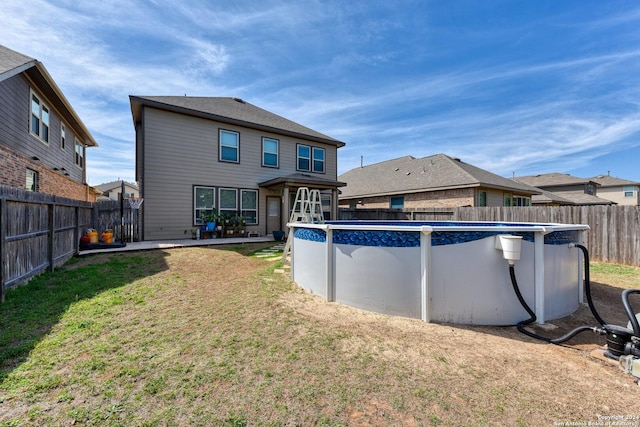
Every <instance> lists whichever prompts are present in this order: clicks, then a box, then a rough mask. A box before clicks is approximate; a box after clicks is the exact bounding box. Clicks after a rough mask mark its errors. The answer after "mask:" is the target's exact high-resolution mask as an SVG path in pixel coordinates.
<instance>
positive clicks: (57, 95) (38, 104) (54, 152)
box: [0, 45, 98, 201]
mask: <svg viewBox="0 0 640 427" xmlns="http://www.w3.org/2000/svg"><path fill="white" fill-rule="evenodd" d="M97 145H98V144H97V143H96V141H95V140H94V139H93V137H92V136H91V133H90V132H89V130H88V129H87V127H86V126H85V125H84V123H82V120H80V117H78V115H77V114H76V112H75V111H74V110H73V108H72V107H71V104H69V101H68V100H67V98H65V96H64V95H63V93H62V91H61V90H60V88H59V87H58V86H57V85H56V83H55V82H54V81H53V79H52V78H51V76H50V75H49V73H48V72H47V70H46V68H45V67H44V65H43V64H42V63H41V62H39V61H37V60H36V59H33V58H30V57H28V56H25V55H23V54H21V53H18V52H16V51H14V50H11V49H8V48H6V47H5V46H2V45H0V161H1V162H2V168H1V169H0V184H2V185H6V186H9V187H15V188H20V189H26V190H29V191H37V192H42V193H47V194H53V195H57V196H62V197H66V198H70V199H77V200H84V201H95V200H96V192H95V191H94V190H93V189H92V188H91V187H89V186H88V185H87V180H86V177H87V166H86V161H85V160H86V148H87V147H96V146H97Z"/></svg>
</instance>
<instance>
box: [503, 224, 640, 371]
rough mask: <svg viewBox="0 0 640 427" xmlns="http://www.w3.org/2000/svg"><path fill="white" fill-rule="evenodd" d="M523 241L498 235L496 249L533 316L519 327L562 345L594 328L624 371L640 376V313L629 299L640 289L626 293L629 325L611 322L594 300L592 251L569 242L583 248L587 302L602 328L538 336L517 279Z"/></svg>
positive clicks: (524, 303)
mask: <svg viewBox="0 0 640 427" xmlns="http://www.w3.org/2000/svg"><path fill="white" fill-rule="evenodd" d="M519 243H520V239H516V238H513V236H497V238H496V249H499V250H502V251H503V256H504V258H505V259H506V260H507V262H508V263H509V276H510V278H511V283H512V285H513V290H514V292H515V294H516V296H517V298H518V301H520V304H521V305H522V307H523V308H524V309H525V310H526V311H527V313H528V314H529V316H530V317H529V319H526V320H522V321H520V322H518V324H517V328H518V330H519V331H520V332H522V333H524V334H525V335H528V336H530V337H532V338H536V339H539V340H542V341H545V342H548V343H551V344H561V343H563V342H565V341H568V340H570V339H571V338H573V337H574V336H575V335H577V334H579V333H581V332H585V331H592V332H594V333H597V334H599V335H605V336H606V341H607V351H606V352H605V356H607V357H609V358H611V359H614V360H618V361H619V363H620V367H621V369H622V370H623V371H625V372H626V373H629V374H632V375H633V376H635V377H638V378H640V325H639V323H638V318H639V317H640V313H639V314H634V312H633V309H632V307H631V303H630V302H629V295H631V294H640V289H626V290H625V291H623V292H622V295H621V298H622V305H623V306H624V310H625V313H626V314H627V317H628V318H629V322H628V323H627V326H626V327H623V326H617V325H610V324H607V323H606V322H605V321H604V320H603V319H602V317H600V315H599V314H598V311H597V310H596V308H595V306H594V304H593V299H592V297H591V279H590V274H589V252H588V250H587V248H586V247H585V246H583V245H580V244H573V243H572V244H570V245H569V246H570V247H576V248H579V249H580V250H582V253H583V256H584V265H585V293H586V296H587V304H588V306H589V309H590V310H591V313H592V314H593V317H595V319H596V320H597V321H598V323H599V324H600V327H598V326H587V325H585V326H579V327H577V328H575V329H574V330H572V331H569V332H568V333H566V334H565V335H563V336H561V337H558V338H548V337H544V336H541V335H538V334H536V333H533V332H531V331H529V330H528V329H526V328H525V326H526V325H529V324H531V323H534V322H535V321H536V314H535V312H534V311H533V310H531V308H530V307H529V305H528V304H527V302H526V301H525V299H524V298H523V296H522V293H521V292H520V289H519V287H518V282H517V280H516V275H515V262H516V261H518V260H519V259H520V256H519V249H518V248H517V247H515V246H517V245H518V244H519Z"/></svg>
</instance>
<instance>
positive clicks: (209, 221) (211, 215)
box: [200, 208, 219, 231]
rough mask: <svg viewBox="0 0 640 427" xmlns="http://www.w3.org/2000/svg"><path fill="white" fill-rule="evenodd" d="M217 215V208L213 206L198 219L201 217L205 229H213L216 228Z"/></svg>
mask: <svg viewBox="0 0 640 427" xmlns="http://www.w3.org/2000/svg"><path fill="white" fill-rule="evenodd" d="M218 217H219V214H218V210H217V209H216V208H213V209H212V210H211V211H209V212H207V213H203V214H202V215H201V216H200V219H202V222H203V223H205V224H206V230H207V231H213V230H215V229H216V222H217V221H218Z"/></svg>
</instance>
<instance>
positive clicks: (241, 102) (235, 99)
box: [233, 98, 246, 104]
mask: <svg viewBox="0 0 640 427" xmlns="http://www.w3.org/2000/svg"><path fill="white" fill-rule="evenodd" d="M233 100H234V101H236V102H239V103H240V104H246V102H245V101H244V99H242V98H233Z"/></svg>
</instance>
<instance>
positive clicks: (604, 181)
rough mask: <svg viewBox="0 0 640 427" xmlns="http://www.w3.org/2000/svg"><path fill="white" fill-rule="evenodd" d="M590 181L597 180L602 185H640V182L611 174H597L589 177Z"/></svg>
mask: <svg viewBox="0 0 640 427" xmlns="http://www.w3.org/2000/svg"><path fill="white" fill-rule="evenodd" d="M590 179H591V181H594V182H597V183H598V184H600V185H601V186H602V187H624V186H627V185H640V182H635V181H629V180H628V179H622V178H616V177H615V176H611V175H598V176H594V177H593V178H590Z"/></svg>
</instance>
